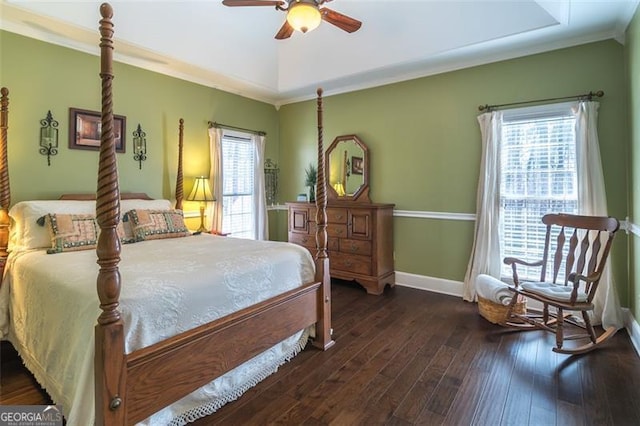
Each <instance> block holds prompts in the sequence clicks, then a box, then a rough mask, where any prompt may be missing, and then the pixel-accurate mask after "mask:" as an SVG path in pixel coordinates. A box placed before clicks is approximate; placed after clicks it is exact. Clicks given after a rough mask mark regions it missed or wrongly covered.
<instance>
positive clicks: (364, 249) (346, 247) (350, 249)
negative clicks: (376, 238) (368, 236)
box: [340, 239, 371, 256]
mask: <svg viewBox="0 0 640 426" xmlns="http://www.w3.org/2000/svg"><path fill="white" fill-rule="evenodd" d="M340 251H341V252H343V253H350V254H360V255H363V256H371V241H362V240H347V239H342V240H340Z"/></svg>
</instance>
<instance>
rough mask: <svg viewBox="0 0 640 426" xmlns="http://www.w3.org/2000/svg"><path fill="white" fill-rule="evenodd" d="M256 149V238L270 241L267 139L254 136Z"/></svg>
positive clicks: (254, 199)
mask: <svg viewBox="0 0 640 426" xmlns="http://www.w3.org/2000/svg"><path fill="white" fill-rule="evenodd" d="M251 139H252V142H253V146H254V149H255V163H254V169H253V181H254V183H253V185H254V187H253V202H254V207H253V211H254V212H255V216H254V219H255V225H254V230H255V233H256V235H255V238H256V240H268V239H269V222H268V220H269V219H268V215H267V197H266V192H265V189H264V168H263V164H264V146H265V142H266V137H265V136H264V135H254V136H253V137H252V138H251Z"/></svg>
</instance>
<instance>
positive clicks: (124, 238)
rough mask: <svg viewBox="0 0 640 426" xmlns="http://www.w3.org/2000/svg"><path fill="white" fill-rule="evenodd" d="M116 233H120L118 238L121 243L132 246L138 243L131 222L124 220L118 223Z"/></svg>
mask: <svg viewBox="0 0 640 426" xmlns="http://www.w3.org/2000/svg"><path fill="white" fill-rule="evenodd" d="M116 232H117V233H118V238H120V242H121V243H122V244H130V243H135V242H136V236H135V235H134V234H133V229H131V221H127V222H125V221H124V218H123V219H122V220H121V221H120V222H118V226H117V227H116Z"/></svg>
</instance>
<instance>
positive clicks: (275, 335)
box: [126, 283, 321, 423]
mask: <svg viewBox="0 0 640 426" xmlns="http://www.w3.org/2000/svg"><path fill="white" fill-rule="evenodd" d="M320 286H321V284H320V283H314V284H309V285H306V286H304V287H301V288H297V289H295V290H291V291H289V292H287V293H284V294H282V295H279V296H276V297H273V298H271V299H269V300H266V301H264V302H262V303H259V304H257V305H253V306H250V307H248V308H246V309H243V310H241V311H238V312H235V313H233V314H231V315H229V316H226V317H224V318H221V319H219V320H217V321H214V322H211V323H208V324H204V325H202V326H201V327H198V328H196V329H193V330H189V331H187V332H184V333H182V334H180V335H178V336H175V337H173V338H171V339H168V340H165V341H162V342H159V343H157V344H155V345H152V346H149V347H146V348H144V349H141V350H138V351H135V352H133V353H131V354H130V355H128V356H127V357H126V364H127V377H126V379H127V423H135V422H139V421H141V420H144V419H145V418H147V417H149V416H150V415H151V414H153V413H155V412H156V411H158V410H159V409H161V408H163V407H165V406H167V405H169V404H170V403H172V402H174V401H177V400H178V399H180V398H181V397H183V396H185V395H188V394H189V393H191V392H192V391H193V390H195V389H198V388H200V387H202V386H203V385H205V384H207V383H209V382H211V381H212V380H213V379H215V378H217V377H219V376H221V375H223V374H224V373H226V372H227V371H229V370H232V369H233V368H235V367H237V366H239V365H240V364H242V363H243V362H245V361H248V360H249V359H251V358H253V357H254V356H256V355H258V354H260V353H262V352H264V351H265V350H267V349H269V348H270V347H272V346H274V345H275V344H277V343H279V342H281V341H282V340H284V339H286V338H287V337H289V336H291V335H293V334H294V333H296V332H297V331H299V330H301V329H303V328H306V327H308V326H310V325H312V324H313V323H315V322H316V312H317V305H318V299H319V291H320ZM186 360H188V361H186ZM169 383H171V386H167V384H169ZM159 389H163V390H164V391H163V392H162V393H159V392H158V391H159Z"/></svg>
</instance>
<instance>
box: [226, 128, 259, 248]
mask: <svg viewBox="0 0 640 426" xmlns="http://www.w3.org/2000/svg"><path fill="white" fill-rule="evenodd" d="M254 163H255V152H254V148H253V143H252V142H251V140H249V139H245V138H238V137H233V136H227V135H223V137H222V173H223V175H222V176H223V177H222V186H223V187H222V209H223V213H222V230H223V232H225V233H231V235H233V236H234V237H236V238H254V235H255V233H254V226H255V220H254V216H255V212H254V201H253V191H254Z"/></svg>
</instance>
